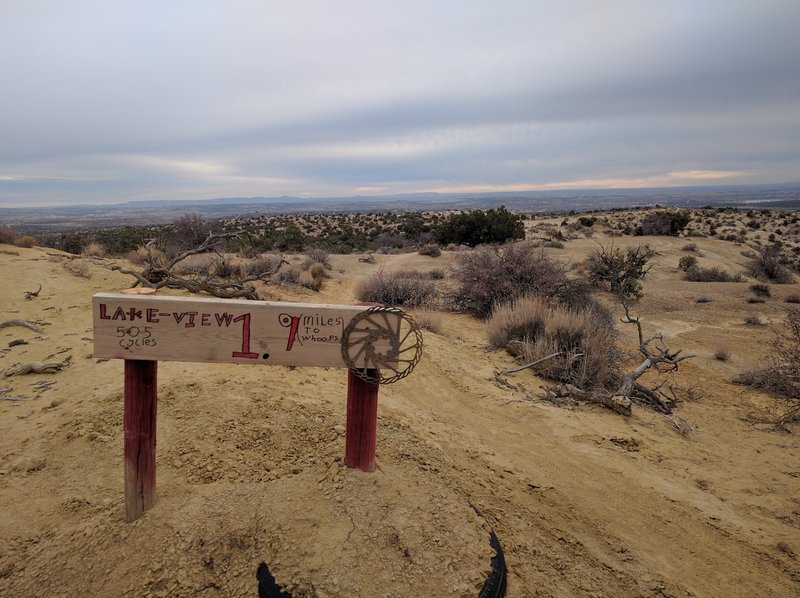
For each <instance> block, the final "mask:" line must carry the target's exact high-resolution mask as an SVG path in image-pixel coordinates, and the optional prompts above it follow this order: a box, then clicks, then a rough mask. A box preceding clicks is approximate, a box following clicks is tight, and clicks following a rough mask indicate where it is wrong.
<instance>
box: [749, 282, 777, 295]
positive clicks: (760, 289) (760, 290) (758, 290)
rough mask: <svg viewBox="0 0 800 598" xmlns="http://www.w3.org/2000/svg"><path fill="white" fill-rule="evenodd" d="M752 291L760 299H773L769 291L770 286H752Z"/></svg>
mask: <svg viewBox="0 0 800 598" xmlns="http://www.w3.org/2000/svg"><path fill="white" fill-rule="evenodd" d="M750 290H751V291H753V293H754V294H755V295H757V296H759V297H771V296H772V293H771V292H770V290H769V285H766V284H760V283H759V284H751V285H750Z"/></svg>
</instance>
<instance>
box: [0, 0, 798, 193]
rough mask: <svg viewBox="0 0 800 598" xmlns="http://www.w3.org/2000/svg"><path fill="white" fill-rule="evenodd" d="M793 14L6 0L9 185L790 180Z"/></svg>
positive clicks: (578, 5)
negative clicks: (715, 173)
mask: <svg viewBox="0 0 800 598" xmlns="http://www.w3.org/2000/svg"><path fill="white" fill-rule="evenodd" d="M797 22H800V4H798V3H797V2H794V1H793V0H787V1H778V0H770V1H762V2H759V3H753V2H743V1H742V2H740V1H731V0H727V1H724V0H717V1H707V2H695V1H689V0H678V1H674V2H669V3H642V2H635V1H610V2H603V3H599V2H592V1H588V0H587V1H583V2H579V1H572V2H559V3H545V2H533V1H522V2H511V1H505V2H497V3H485V2H477V1H475V2H465V1H463V0H462V1H451V2H421V1H415V2H403V3H392V2H376V3H362V2H356V1H354V0H353V1H348V2H336V3H328V2H321V1H317V2H314V1H309V2H292V3H285V2H282V3H277V2H255V1H251V2H234V3H213V2H188V1H185V2H170V3H160V2H159V3H157V2H147V1H146V2H140V3H133V4H132V3H123V2H118V3H117V2H105V1H97V2H92V1H87V0H83V1H76V2H70V3H57V2H44V1H39V2H37V1H30V0H29V1H10V2H9V1H7V2H4V3H3V4H2V6H0V73H2V75H0V76H2V77H3V90H4V91H3V93H2V94H0V138H1V139H2V140H3V142H2V144H0V204H4V205H13V204H19V203H26V204H29V203H31V202H41V203H43V204H46V203H65V202H69V203H74V202H113V201H126V200H130V199H151V198H159V197H163V198H171V197H174V198H202V197H215V196H221V195H227V196H240V195H278V194H283V193H297V194H301V193H310V194H318V195H334V194H350V193H354V192H365V190H366V192H369V191H370V190H374V191H375V192H390V191H414V190H429V189H458V188H478V187H480V188H486V189H490V188H494V187H497V188H503V187H505V186H513V187H519V188H525V187H528V188H534V187H540V186H548V185H551V186H552V185H568V184H569V183H570V182H573V183H574V184H575V185H578V186H579V185H581V184H584V182H586V181H588V182H592V183H596V182H597V181H601V182H602V181H606V182H607V183H608V184H613V185H626V184H628V185H642V184H670V183H675V184H679V183H680V184H683V183H686V182H687V181H688V182H691V181H695V182H698V183H704V182H709V181H711V182H714V183H719V182H720V181H724V182H730V183H738V182H743V183H744V182H747V183H749V182H781V181H789V180H797V175H796V173H797V172H798V167H800V151H798V150H800V141H798V140H800V117H799V116H798V115H799V114H800V60H798V57H800V36H797V35H796V32H795V31H793V28H794V26H795V25H796V23H797ZM715 171H716V172H717V175H714V172H715ZM670 173H672V174H670ZM676 173H678V174H676ZM704 173H705V174H704ZM715 176H718V178H714V177H715ZM709 177H711V178H709Z"/></svg>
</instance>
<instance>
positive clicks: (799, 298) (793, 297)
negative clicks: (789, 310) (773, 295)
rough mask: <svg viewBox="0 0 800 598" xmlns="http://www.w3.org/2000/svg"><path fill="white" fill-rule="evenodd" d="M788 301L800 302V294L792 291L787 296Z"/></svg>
mask: <svg viewBox="0 0 800 598" xmlns="http://www.w3.org/2000/svg"><path fill="white" fill-rule="evenodd" d="M786 303H800V295H798V294H796V293H792V294H791V295H787V296H786Z"/></svg>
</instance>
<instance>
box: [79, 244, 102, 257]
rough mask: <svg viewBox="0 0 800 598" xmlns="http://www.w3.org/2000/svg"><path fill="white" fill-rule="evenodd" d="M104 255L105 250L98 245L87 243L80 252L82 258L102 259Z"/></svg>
mask: <svg viewBox="0 0 800 598" xmlns="http://www.w3.org/2000/svg"><path fill="white" fill-rule="evenodd" d="M105 254H106V250H105V248H104V247H103V246H102V245H100V243H89V244H88V245H86V246H85V247H84V248H83V251H81V255H83V256H84V257H103V256H104V255H105Z"/></svg>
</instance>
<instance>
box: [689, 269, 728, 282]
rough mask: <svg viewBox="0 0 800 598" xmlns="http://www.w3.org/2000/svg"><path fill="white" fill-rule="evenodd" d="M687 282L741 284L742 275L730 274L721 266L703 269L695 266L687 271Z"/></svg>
mask: <svg viewBox="0 0 800 598" xmlns="http://www.w3.org/2000/svg"><path fill="white" fill-rule="evenodd" d="M686 280H688V281H689V282H741V280H742V276H741V275H740V274H735V275H734V274H729V273H728V272H726V271H725V270H723V269H722V268H720V267H719V266H713V267H711V268H701V267H699V266H695V267H694V268H689V269H688V270H687V271H686Z"/></svg>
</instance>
